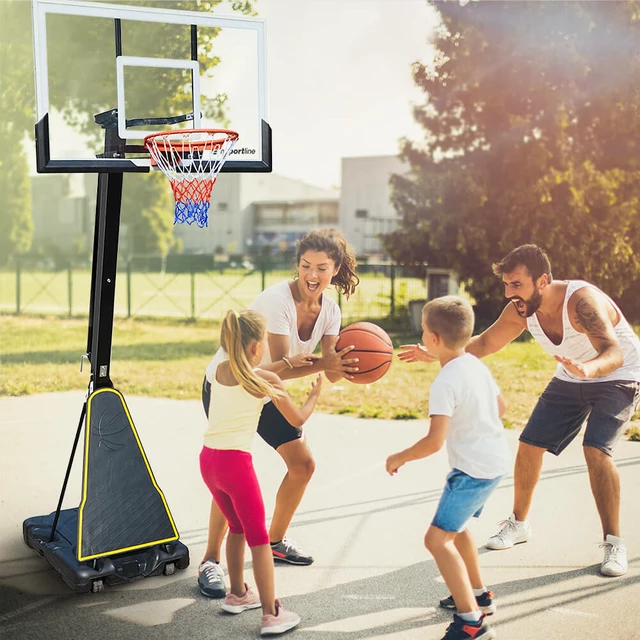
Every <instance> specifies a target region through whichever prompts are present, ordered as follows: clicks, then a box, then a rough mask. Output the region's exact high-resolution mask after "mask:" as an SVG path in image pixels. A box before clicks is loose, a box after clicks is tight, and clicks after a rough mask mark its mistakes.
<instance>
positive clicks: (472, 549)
mask: <svg viewBox="0 0 640 640" xmlns="http://www.w3.org/2000/svg"><path fill="white" fill-rule="evenodd" d="M453 543H454V545H455V547H456V549H457V550H458V553H459V554H460V557H461V558H462V561H463V562H464V566H465V567H466V569H467V575H468V576H469V583H470V584H471V587H472V588H473V589H482V588H483V587H484V582H483V581H482V576H481V575H480V560H479V558H478V549H477V547H476V544H475V542H474V540H473V537H472V536H471V533H470V532H469V529H465V530H464V531H461V532H460V533H458V534H456V536H455V537H454V539H453ZM454 599H455V598H454Z"/></svg>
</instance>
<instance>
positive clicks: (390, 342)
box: [339, 327, 393, 347]
mask: <svg viewBox="0 0 640 640" xmlns="http://www.w3.org/2000/svg"><path fill="white" fill-rule="evenodd" d="M351 331H362V333H368V334H370V335H372V336H376V338H380V340H382V341H383V342H384V343H385V344H388V345H389V346H390V347H393V342H392V341H391V338H389V342H387V341H386V340H385V339H384V338H383V337H382V336H381V335H380V334H379V333H376V332H375V331H371V329H363V328H362V327H354V328H353V329H349V327H345V328H344V329H343V330H342V331H341V332H340V334H339V335H344V334H345V333H350V332H351ZM387 337H389V336H387Z"/></svg>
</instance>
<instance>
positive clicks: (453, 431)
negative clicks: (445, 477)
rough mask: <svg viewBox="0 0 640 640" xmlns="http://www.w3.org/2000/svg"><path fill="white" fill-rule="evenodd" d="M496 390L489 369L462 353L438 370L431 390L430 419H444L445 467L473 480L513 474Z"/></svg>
mask: <svg viewBox="0 0 640 640" xmlns="http://www.w3.org/2000/svg"><path fill="white" fill-rule="evenodd" d="M499 394H500V389H498V385H497V384H496V382H495V380H494V379H493V376H492V375H491V372H490V371H489V369H488V368H487V367H486V366H485V365H484V364H483V363H482V362H480V360H478V358H476V357H475V356H473V355H471V354H470V353H466V354H464V355H462V356H459V357H458V358H454V359H453V360H450V361H449V362H447V364H445V365H444V367H442V369H441V370H440V372H439V373H438V375H437V376H436V379H435V380H434V381H433V383H432V384H431V389H430V390H429V416H435V415H440V416H448V417H449V418H450V422H449V428H448V429H447V435H446V438H445V439H446V443H447V453H448V456H449V464H450V466H451V468H452V469H459V470H460V471H464V472H465V473H466V474H468V475H470V476H472V477H473V478H484V479H491V478H497V477H498V476H501V475H504V474H505V473H508V472H509V471H511V466H512V461H511V452H510V450H509V445H508V443H507V439H506V437H505V435H504V426H503V424H502V421H501V420H500V415H499V413H498V395H499Z"/></svg>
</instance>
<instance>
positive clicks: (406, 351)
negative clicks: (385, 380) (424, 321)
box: [398, 344, 438, 362]
mask: <svg viewBox="0 0 640 640" xmlns="http://www.w3.org/2000/svg"><path fill="white" fill-rule="evenodd" d="M399 349H400V353H399V354H398V358H400V360H402V361H403V362H436V361H437V360H438V357H437V356H434V355H433V354H431V353H429V352H428V351H427V348H426V347H423V346H422V345H421V344H401V345H400V347H399Z"/></svg>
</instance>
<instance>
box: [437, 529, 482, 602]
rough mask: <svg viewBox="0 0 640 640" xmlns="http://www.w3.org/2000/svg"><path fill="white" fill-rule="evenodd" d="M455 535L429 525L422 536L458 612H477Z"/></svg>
mask: <svg viewBox="0 0 640 640" xmlns="http://www.w3.org/2000/svg"><path fill="white" fill-rule="evenodd" d="M455 537H456V533H455V532H453V531H443V530H442V529H440V528H438V527H435V526H434V525H431V526H430V527H429V529H428V530H427V533H426V535H425V537H424V544H425V547H426V548H427V550H428V551H429V553H430V554H431V555H432V556H433V559H434V560H435V561H436V564H437V565H438V569H439V570H440V575H441V576H442V578H443V580H444V581H445V583H446V585H447V587H448V588H449V591H450V593H451V596H452V597H453V600H454V601H455V603H456V607H457V609H458V612H459V613H462V614H468V613H472V612H475V611H478V613H479V609H478V605H477V603H476V598H475V596H474V595H473V590H472V588H471V582H470V581H469V575H468V574H467V568H466V566H465V563H464V561H463V558H462V556H461V555H460V553H459V552H458V549H457V548H456V545H455V544H454V539H455Z"/></svg>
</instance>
